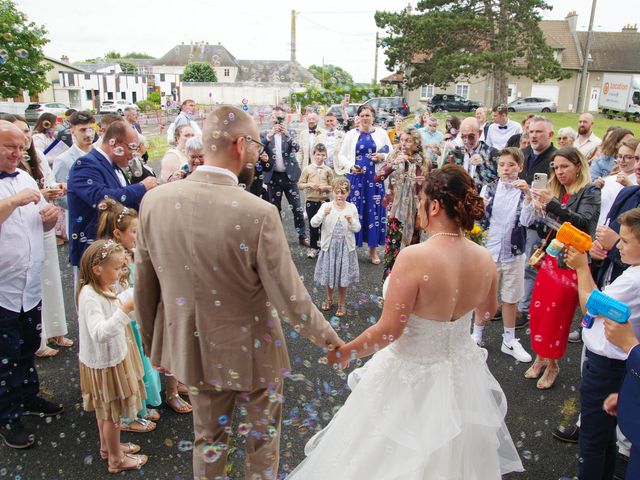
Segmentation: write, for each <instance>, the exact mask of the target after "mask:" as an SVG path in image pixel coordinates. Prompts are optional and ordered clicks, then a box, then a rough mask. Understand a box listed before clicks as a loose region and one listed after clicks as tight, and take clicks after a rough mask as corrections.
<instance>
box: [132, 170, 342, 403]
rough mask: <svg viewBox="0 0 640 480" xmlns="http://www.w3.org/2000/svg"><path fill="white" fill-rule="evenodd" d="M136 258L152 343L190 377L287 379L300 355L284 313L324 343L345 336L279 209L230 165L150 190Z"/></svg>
mask: <svg viewBox="0 0 640 480" xmlns="http://www.w3.org/2000/svg"><path fill="white" fill-rule="evenodd" d="M205 168H206V167H205ZM135 262H136V268H135V309H136V313H137V318H138V323H139V325H140V330H141V333H142V342H143V345H144V349H145V352H146V353H147V355H149V356H150V357H151V361H152V363H153V364H154V365H161V366H162V367H164V368H167V369H169V370H170V371H171V372H173V373H174V374H175V376H176V378H177V379H178V380H180V381H181V382H184V383H186V384H187V385H192V386H196V387H203V386H204V387H208V388H211V385H214V386H216V385H218V386H220V387H222V388H223V389H225V390H236V391H253V390H257V389H260V388H266V387H267V386H269V384H273V383H274V382H282V376H283V373H285V372H286V371H287V370H289V369H290V363H289V357H288V353H287V347H286V344H285V338H284V335H283V332H282V326H281V324H280V320H281V319H282V320H285V321H287V322H288V323H290V324H291V325H293V327H294V328H295V330H296V331H297V332H298V333H299V334H300V335H303V336H305V337H307V338H308V339H309V340H311V341H312V342H313V343H315V344H316V345H318V346H319V347H324V346H326V345H327V344H329V343H331V344H333V345H338V343H337V342H338V336H337V335H336V333H335V332H334V330H333V329H332V328H331V326H330V325H329V323H328V322H327V321H326V320H325V319H324V317H323V315H322V314H321V313H320V311H319V310H318V308H317V307H316V306H315V305H314V304H313V303H312V301H311V298H310V296H309V293H308V292H307V290H306V288H305V287H304V285H303V283H302V281H301V280H300V276H299V274H298V271H297V270H296V267H295V265H294V263H293V260H292V259H291V253H290V251H289V246H288V243H287V240H286V238H285V234H284V230H283V227H282V220H281V219H280V215H279V214H278V210H277V209H276V207H275V206H273V205H272V204H270V203H268V202H266V201H264V200H262V199H260V198H258V197H256V196H255V195H252V194H251V193H249V192H247V191H245V190H244V189H243V188H240V187H238V186H237V182H236V180H235V179H234V178H232V177H231V176H229V175H226V174H225V173H219V172H215V171H211V170H205V169H203V168H202V167H199V168H198V169H197V170H196V171H195V172H194V173H192V174H191V175H190V176H189V177H187V178H186V179H184V180H180V181H177V182H172V183H168V184H165V185H162V186H160V187H159V188H156V189H154V190H151V191H150V192H149V193H148V194H147V195H145V197H144V199H143V201H142V206H141V208H140V222H139V227H138V243H137V248H136V259H135Z"/></svg>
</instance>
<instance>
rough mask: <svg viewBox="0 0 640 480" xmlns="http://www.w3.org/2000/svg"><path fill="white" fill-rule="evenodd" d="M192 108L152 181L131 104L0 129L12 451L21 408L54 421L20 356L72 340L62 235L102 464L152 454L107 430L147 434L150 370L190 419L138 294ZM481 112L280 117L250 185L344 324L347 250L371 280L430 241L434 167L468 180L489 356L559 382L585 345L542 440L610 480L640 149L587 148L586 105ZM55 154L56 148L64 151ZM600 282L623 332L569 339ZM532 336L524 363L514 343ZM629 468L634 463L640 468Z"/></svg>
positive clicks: (171, 133) (637, 239) (595, 141)
mask: <svg viewBox="0 0 640 480" xmlns="http://www.w3.org/2000/svg"><path fill="white" fill-rule="evenodd" d="M194 112H195V103H194V102H193V101H191V100H187V101H185V102H183V104H182V108H181V113H180V114H179V116H178V118H177V119H176V121H175V122H174V123H173V124H172V125H171V126H170V128H169V129H168V139H169V140H170V143H171V147H170V148H169V149H168V150H167V151H166V153H165V154H164V156H163V157H162V160H161V166H160V171H159V174H158V176H157V177H156V174H155V173H154V171H153V170H152V169H151V168H150V166H149V165H147V163H146V158H148V157H145V155H146V146H145V144H146V140H145V138H144V136H143V135H142V131H141V129H140V126H139V124H138V123H137V118H136V111H135V110H134V109H129V110H128V111H127V112H125V116H124V117H121V116H119V115H104V116H102V118H101V120H100V124H99V126H98V127H97V128H96V125H95V119H94V117H93V115H92V114H91V113H89V112H68V116H67V118H66V125H65V127H66V128H65V129H64V130H63V131H61V132H59V133H57V134H56V131H55V125H56V119H55V118H50V116H49V115H48V114H43V115H42V116H41V117H40V119H39V120H38V123H37V124H36V126H35V127H34V129H33V131H31V129H30V128H29V126H28V124H27V122H26V121H25V120H24V118H22V117H20V116H17V115H4V116H3V117H2V120H1V124H0V142H1V143H0V147H2V149H1V150H0V201H2V204H1V209H0V224H1V229H0V238H1V239H2V240H1V242H2V243H1V244H2V246H3V248H4V247H6V248H9V247H10V246H13V248H15V247H16V246H17V245H19V244H21V243H23V244H30V245H31V248H30V249H24V248H23V249H19V250H20V255H19V256H20V258H19V259H17V260H16V261H17V262H19V263H15V262H14V260H7V259H6V258H4V259H3V260H0V267H1V268H0V272H2V273H3V276H5V280H3V282H2V283H1V284H0V285H1V287H0V319H2V323H1V325H2V326H1V328H2V330H1V331H0V333H4V334H5V335H0V338H1V340H0V341H1V342H2V343H3V352H10V354H9V355H10V356H11V358H10V359H9V361H8V362H6V363H5V362H3V363H2V365H0V380H1V381H2V382H1V383H0V423H1V424H2V425H1V426H0V435H1V436H2V437H3V439H4V440H5V443H7V444H8V445H9V446H12V447H15V448H24V447H28V446H30V445H32V444H33V443H34V441H35V439H34V437H33V435H32V434H31V433H29V432H27V431H26V429H25V428H24V426H22V424H21V422H20V416H21V415H23V414H29V413H33V414H39V415H57V414H59V413H61V412H62V411H63V407H62V406H61V405H56V404H54V403H51V402H48V401H46V400H44V399H42V398H41V397H39V396H38V395H37V394H38V378H37V373H36V371H35V366H34V360H33V356H34V355H38V356H42V357H46V356H53V355H55V354H57V352H58V350H57V348H68V347H70V346H72V345H73V341H72V340H71V339H69V338H67V337H66V335H67V333H68V328H67V321H68V320H67V318H66V317H65V308H64V302H63V295H62V293H63V286H62V284H61V278H60V271H59V267H58V265H59V264H58V261H59V260H58V250H57V247H56V243H57V242H56V238H57V239H58V243H59V242H61V241H65V240H68V241H69V251H70V262H71V265H72V266H73V271H74V288H75V292H76V307H77V311H78V321H79V323H80V338H79V342H80V345H79V348H80V363H81V370H80V378H81V388H82V395H83V405H84V408H85V409H86V410H87V411H95V412H96V418H97V425H98V428H99V431H100V441H101V444H100V455H101V456H102V458H104V459H105V460H107V461H108V468H109V471H112V472H118V471H122V470H131V469H139V468H141V467H142V465H144V464H145V463H146V461H147V458H146V456H144V455H140V454H138V452H139V451H140V447H139V446H138V445H135V444H132V443H128V444H121V443H120V440H119V432H120V431H134V432H149V431H152V430H153V429H154V428H155V422H157V421H158V420H159V414H158V412H157V410H155V409H154V408H153V407H155V406H158V405H159V404H160V402H161V401H162V396H161V385H160V375H159V373H158V370H160V371H162V373H163V374H164V377H165V401H166V402H167V404H168V405H169V406H170V407H171V408H172V409H173V410H174V411H176V412H177V413H190V412H191V405H190V404H189V403H188V402H187V401H185V400H184V399H183V398H182V397H181V394H185V393H187V392H186V388H185V387H184V386H183V385H181V384H179V382H178V381H177V380H176V379H175V378H174V377H173V376H172V374H171V372H170V371H167V370H166V369H163V368H162V366H161V365H151V362H150V360H149V358H147V357H146V356H145V352H144V350H143V347H142V343H141V341H140V333H139V332H138V328H137V325H136V321H135V315H134V313H133V300H132V293H131V291H132V290H131V288H132V283H133V276H132V270H133V252H134V247H135V238H136V229H137V210H138V209H139V206H140V202H141V200H142V198H143V196H144V195H145V193H146V192H147V191H149V190H151V189H153V188H156V187H157V186H158V184H159V183H168V182H174V181H182V180H183V179H185V178H186V177H188V176H189V175H190V174H191V173H193V172H194V171H195V170H196V169H197V168H198V166H200V165H202V163H203V160H204V157H205V152H204V147H203V139H202V136H201V135H202V132H201V131H200V128H199V126H198V124H197V122H196V121H195V118H194ZM491 113H492V121H491V122H488V118H487V117H488V114H489V112H488V111H487V109H485V108H479V109H478V110H477V111H476V112H475V115H474V116H473V117H466V118H464V119H460V118H458V117H455V116H450V117H448V118H447V119H446V121H445V126H444V129H443V130H444V131H440V130H439V128H438V127H439V124H438V119H437V118H436V117H435V116H432V115H431V114H430V113H429V112H428V111H426V112H424V114H421V115H420V117H419V118H418V119H416V121H415V124H412V125H410V126H406V124H407V123H408V122H409V119H406V118H405V119H403V118H401V117H397V118H396V121H395V122H394V125H393V126H392V127H391V128H390V129H389V130H388V131H387V130H386V129H384V128H381V127H380V126H378V125H376V123H375V119H376V112H375V111H374V109H373V108H372V107H371V106H368V105H362V106H361V107H359V108H358V110H357V114H356V116H355V118H353V119H349V118H348V117H347V118H346V119H345V123H344V124H343V125H339V122H338V119H337V118H336V116H335V115H333V114H331V113H328V114H327V115H325V116H324V119H323V120H322V126H321V119H320V118H319V116H318V115H317V114H316V113H313V112H312V113H309V114H308V115H307V116H306V123H305V124H304V125H302V129H301V130H300V131H296V130H295V129H293V128H292V127H291V126H290V125H288V124H287V115H286V112H285V110H284V109H282V108H281V107H275V108H274V110H273V113H272V116H271V119H270V123H271V125H270V128H269V129H268V130H266V131H263V132H261V133H260V135H259V137H258V138H253V137H251V136H249V135H245V136H244V137H242V138H244V140H245V141H246V142H249V143H253V144H256V145H257V148H258V150H259V153H258V160H257V161H256V162H255V164H254V165H253V170H254V172H253V174H254V177H255V180H254V181H253V182H252V183H250V185H245V187H246V188H247V190H249V191H250V192H251V193H252V194H254V195H256V196H259V197H261V198H263V199H265V200H267V201H269V202H271V203H273V204H274V205H275V206H276V207H277V209H278V210H279V211H280V212H281V215H282V216H283V217H284V215H285V212H286V210H287V209H284V208H283V207H282V199H283V197H286V200H287V202H288V204H289V209H290V210H291V212H292V214H293V221H294V224H295V229H296V232H297V236H298V242H299V244H300V245H301V246H303V247H306V248H307V249H308V251H307V256H308V258H310V259H315V261H316V268H315V274H314V282H316V283H317V284H318V285H319V286H322V287H324V288H326V299H325V300H324V301H323V302H322V304H321V309H322V310H324V311H334V310H333V309H334V305H336V302H335V301H336V298H335V291H336V289H337V305H336V309H335V315H336V316H338V317H343V316H345V315H347V314H348V312H347V304H346V294H347V288H348V287H350V286H353V285H356V284H357V283H358V281H359V275H360V273H359V266H358V263H359V261H358V255H357V252H358V249H359V248H361V247H363V245H364V244H365V243H366V244H367V248H368V258H369V261H370V262H371V263H372V264H374V265H378V264H380V263H382V268H381V271H380V280H381V282H382V281H384V279H385V278H387V277H388V275H389V273H390V272H391V270H392V268H393V265H394V262H395V259H396V257H397V255H398V253H399V252H400V250H401V249H402V248H404V247H406V246H408V245H413V244H416V243H419V242H421V241H423V240H424V234H423V233H422V232H421V230H420V228H419V226H418V222H417V213H418V207H419V192H420V190H421V188H422V183H423V182H424V180H425V176H426V175H427V174H428V173H429V172H430V171H431V170H432V169H435V168H440V167H442V166H444V165H446V164H454V165H457V166H459V167H460V168H461V169H464V170H465V171H466V172H467V173H468V174H469V176H470V177H471V178H472V179H473V181H474V182H475V185H476V188H477V192H479V193H480V195H481V197H482V198H483V199H484V202H485V216H484V219H483V220H482V222H481V228H482V230H483V231H484V236H483V238H482V243H483V244H484V245H485V246H486V248H487V249H488V250H489V252H490V253H491V255H492V257H493V260H494V262H495V264H496V267H497V270H498V272H499V274H500V277H501V286H500V289H499V298H500V301H501V304H502V308H501V314H500V315H499V316H498V317H497V318H502V323H503V340H502V344H501V352H503V353H504V354H506V355H510V356H512V357H513V358H515V359H516V360H518V361H520V362H525V363H529V362H532V364H531V366H530V368H528V370H527V371H526V373H525V378H528V379H536V380H537V382H536V387H537V388H538V389H540V390H545V389H549V388H551V387H552V386H553V385H554V384H555V383H556V381H557V378H558V376H559V373H560V366H559V365H560V363H559V361H560V360H561V359H562V357H563V356H564V353H565V350H566V347H567V342H569V341H576V342H579V341H584V352H585V355H584V358H585V360H584V362H585V363H584V365H585V366H584V368H583V370H582V375H583V378H582V383H581V388H580V401H581V411H580V413H581V418H580V420H579V425H576V426H575V427H571V428H564V429H560V430H557V431H556V432H555V433H554V434H555V435H556V437H558V438H560V439H562V440H565V441H579V443H580V462H579V465H578V469H579V474H580V478H581V479H591V478H594V479H595V478H598V479H600V478H612V476H613V471H614V468H616V459H618V461H620V459H621V457H620V456H618V455H617V452H618V448H619V451H620V452H621V453H622V454H623V457H625V456H626V457H628V456H629V451H630V449H631V446H630V443H629V442H628V440H627V439H626V438H624V435H623V434H622V433H621V432H618V434H617V436H616V419H615V417H614V416H612V415H610V414H611V413H612V412H614V411H615V404H616V402H617V397H615V398H614V397H612V398H609V399H608V396H609V394H617V393H618V392H619V391H620V386H621V384H622V381H623V378H624V375H625V371H626V369H625V359H626V357H627V354H626V353H625V352H623V351H622V350H620V349H619V348H617V347H616V345H618V346H620V347H621V348H625V349H626V350H631V349H632V348H633V352H636V353H637V348H634V347H633V345H631V346H630V347H629V345H630V343H632V342H631V341H630V340H629V339H628V337H631V336H632V333H635V335H636V336H638V337H639V338H640V310H638V307H640V305H637V303H638V300H637V298H638V297H637V295H636V292H637V291H638V287H640V277H639V276H638V274H637V273H636V272H637V269H638V265H640V254H639V253H638V252H640V233H639V229H640V214H639V213H638V212H640V210H637V208H638V207H639V206H640V186H639V185H638V183H639V182H640V178H638V175H640V144H639V142H638V140H637V139H635V138H634V137H633V133H632V132H631V131H629V130H627V129H624V128H620V127H612V128H610V129H609V130H608V131H607V132H606V134H605V135H604V138H603V139H602V140H601V139H599V138H598V137H597V136H596V135H595V134H594V133H593V124H594V118H593V116H592V115H591V114H588V113H585V114H582V115H581V116H580V119H579V124H578V126H577V131H575V130H574V129H573V128H572V127H563V128H560V129H559V130H558V131H557V133H555V128H554V125H553V124H552V122H551V121H550V120H549V119H548V118H545V117H543V116H536V115H528V116H526V117H525V118H524V120H523V121H522V123H517V122H515V121H513V120H511V119H509V112H508V109H507V107H506V106H505V105H499V106H497V107H495V108H493V109H492V111H491ZM231 120H233V119H231ZM554 136H555V137H556V141H557V144H558V147H559V148H556V146H555V145H554V143H553V139H554ZM236 141H237V140H236ZM57 145H66V148H65V147H63V151H62V152H61V153H60V150H61V149H60V148H59V147H57ZM51 152H54V153H53V154H52V153H51ZM446 194H447V193H446V191H445V192H444V193H442V195H446ZM452 214H453V213H452ZM305 218H306V222H305ZM564 222H570V223H571V224H572V225H573V226H575V227H576V228H578V229H579V230H581V231H583V232H586V233H587V234H588V235H589V236H591V237H592V238H593V247H592V248H591V250H590V251H589V252H588V256H587V255H586V254H580V253H578V252H576V251H574V250H571V249H567V248H564V247H563V248H561V251H560V252H559V253H558V252H554V253H552V252H550V251H549V252H548V253H546V254H545V250H546V249H547V247H549V246H550V245H557V242H556V243H554V241H555V240H554V239H555V235H556V232H557V229H558V227H559V225H560V224H562V223H564ZM307 223H308V225H307ZM307 232H308V235H307ZM382 248H383V249H384V250H383V258H382V259H381V258H380V256H379V249H382ZM3 257H4V256H3ZM16 265H19V266H20V268H16ZM113 285H117V288H116V289H115V290H114V289H112V288H111V286H113ZM596 288H597V289H602V290H603V291H604V292H605V293H606V294H607V295H609V296H611V297H613V298H615V299H618V300H620V301H622V302H624V303H626V304H628V305H629V306H630V307H631V309H632V316H631V319H630V323H631V326H632V328H633V332H631V334H630V333H629V331H623V329H624V328H625V327H620V326H616V325H612V324H610V322H607V323H606V324H605V322H604V320H603V319H602V318H598V319H597V320H596V325H595V326H594V327H593V328H591V329H584V330H583V331H582V333H580V331H579V330H578V329H573V331H572V325H573V323H574V320H575V318H576V311H577V310H578V309H579V307H582V309H583V310H584V308H585V303H586V299H587V297H588V293H590V292H591V291H592V290H594V289H596ZM585 292H587V293H585ZM490 320H491V319H489V318H475V320H474V325H473V329H472V333H471V334H472V336H473V338H474V340H475V341H476V343H477V344H478V345H479V346H484V340H483V333H484V329H485V328H487V327H488V325H489V321H490ZM529 324H530V335H529V336H530V341H529V344H530V350H531V351H533V352H535V360H534V359H533V358H532V355H531V354H530V353H529V352H528V351H527V350H528V349H527V348H526V347H525V346H523V345H522V343H521V341H520V339H518V338H517V336H516V330H517V329H522V328H524V327H526V326H527V325H529ZM25 325H26V327H25ZM40 325H42V327H40ZM40 328H41V331H40ZM627 330H629V329H627ZM627 347H629V348H627ZM636 356H637V355H636ZM629 388H631V387H629ZM605 400H607V402H608V403H607V405H608V408H607V410H606V411H605V410H603V408H602V406H603V404H604V402H605ZM622 401H623V399H622V398H621V399H620V402H622ZM627 401H628V400H627ZM621 423H624V422H623V420H622V419H621ZM627 425H629V423H627ZM625 430H626V431H624V433H625V434H627V435H628V436H633V435H634V434H635V432H636V429H635V426H631V427H628V428H627V429H625ZM628 432H633V433H628ZM616 442H617V443H618V447H617V446H616ZM622 461H623V462H624V458H622ZM638 461H640V459H638V458H637V456H636V462H635V463H636V466H635V467H634V468H638V467H637V462H638ZM628 478H633V477H628Z"/></svg>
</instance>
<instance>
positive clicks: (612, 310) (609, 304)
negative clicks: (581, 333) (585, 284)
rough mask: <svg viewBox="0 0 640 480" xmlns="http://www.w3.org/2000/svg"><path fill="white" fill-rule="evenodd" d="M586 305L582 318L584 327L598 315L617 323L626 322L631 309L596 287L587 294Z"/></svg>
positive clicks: (589, 325)
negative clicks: (585, 311)
mask: <svg viewBox="0 0 640 480" xmlns="http://www.w3.org/2000/svg"><path fill="white" fill-rule="evenodd" d="M586 307H587V313H586V314H585V315H584V318H583V319H582V326H583V327H584V328H591V327H592V326H593V322H594V320H595V319H596V317H597V316H598V315H602V316H603V317H607V318H609V319H611V320H613V321H615V322H618V323H627V320H629V317H630V316H631V309H630V308H629V306H628V305H627V304H626V303H622V302H621V301H619V300H616V299H615V298H611V297H609V296H608V295H605V294H604V293H602V292H601V291H600V290H598V289H596V290H594V291H593V292H591V295H589V298H588V299H587V305H586Z"/></svg>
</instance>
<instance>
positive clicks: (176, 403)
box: [166, 392, 193, 413]
mask: <svg viewBox="0 0 640 480" xmlns="http://www.w3.org/2000/svg"><path fill="white" fill-rule="evenodd" d="M166 403H167V405H169V407H171V409H172V410H173V411H174V412H176V413H191V412H192V411H193V407H192V406H191V405H190V404H189V403H188V402H186V401H184V400H183V399H182V398H181V397H180V394H179V393H178V392H176V393H173V394H171V395H169V396H168V397H167V399H166Z"/></svg>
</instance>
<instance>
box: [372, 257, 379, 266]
mask: <svg viewBox="0 0 640 480" xmlns="http://www.w3.org/2000/svg"><path fill="white" fill-rule="evenodd" d="M371 263H373V264H374V265H380V257H378V256H375V257H371Z"/></svg>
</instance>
